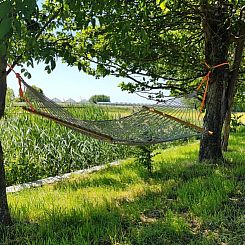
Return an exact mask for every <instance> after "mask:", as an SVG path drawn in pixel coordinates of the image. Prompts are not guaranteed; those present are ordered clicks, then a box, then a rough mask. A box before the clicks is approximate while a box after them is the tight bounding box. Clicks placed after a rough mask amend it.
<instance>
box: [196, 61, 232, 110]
mask: <svg viewBox="0 0 245 245" xmlns="http://www.w3.org/2000/svg"><path fill="white" fill-rule="evenodd" d="M205 65H206V67H207V68H208V72H207V74H206V75H205V76H204V77H203V79H202V81H201V83H200V84H199V85H198V87H197V89H196V93H197V92H198V90H199V89H200V88H201V87H202V85H203V84H204V83H205V82H206V86H205V90H204V94H203V99H202V104H201V107H200V113H202V111H203V108H204V105H205V102H206V97H207V92H208V85H209V81H210V76H211V74H212V72H213V71H214V69H216V68H218V67H221V66H224V65H229V63H228V62H223V63H220V64H218V65H214V66H210V65H209V64H208V63H206V62H205Z"/></svg>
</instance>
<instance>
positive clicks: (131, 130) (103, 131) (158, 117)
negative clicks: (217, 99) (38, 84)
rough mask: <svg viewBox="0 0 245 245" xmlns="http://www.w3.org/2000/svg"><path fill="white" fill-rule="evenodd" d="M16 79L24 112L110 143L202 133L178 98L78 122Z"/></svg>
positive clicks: (192, 112) (145, 141)
mask: <svg viewBox="0 0 245 245" xmlns="http://www.w3.org/2000/svg"><path fill="white" fill-rule="evenodd" d="M18 79H19V85H20V96H21V97H23V98H24V100H25V101H26V104H27V106H25V107H23V109H24V110H26V111H29V112H31V113H33V114H36V115H40V116H42V117H45V118H48V119H51V120H53V121H55V122H57V123H59V124H62V125H64V126H66V127H68V128H71V129H73V130H76V131H78V132H80V133H82V134H84V135H87V136H90V137H93V138H97V139H100V140H104V141H107V142H110V143H115V144H126V145H149V144H157V143H161V142H167V141H173V140H178V139H187V138H190V137H193V136H200V135H201V134H202V133H203V132H204V129H203V128H202V118H201V117H199V116H200V115H198V114H199V113H198V111H197V110H196V108H195V105H194V103H191V104H190V105H188V104H187V103H185V102H184V101H183V99H181V98H173V99H170V100H167V101H165V102H163V103H161V104H159V105H157V106H154V107H148V106H143V107H142V108H141V109H139V110H138V111H137V112H135V113H133V114H131V115H130V116H126V117H122V118H120V119H114V120H99V121H91V120H80V119H78V118H75V117H74V116H73V115H72V114H71V113H69V112H68V111H67V110H65V109H64V108H63V107H62V106H60V105H58V104H57V103H55V102H53V101H52V100H50V99H49V98H47V97H46V96H45V95H43V94H42V93H40V92H38V91H37V90H35V89H34V88H33V87H31V86H30V85H28V84H27V83H26V82H25V81H24V80H23V78H22V77H21V76H20V75H19V76H18ZM22 86H24V89H22ZM208 133H209V134H212V132H208Z"/></svg>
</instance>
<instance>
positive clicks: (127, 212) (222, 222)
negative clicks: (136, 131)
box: [0, 133, 245, 245]
mask: <svg viewBox="0 0 245 245" xmlns="http://www.w3.org/2000/svg"><path fill="white" fill-rule="evenodd" d="M244 137H245V134H244V133H239V134H232V135H231V148H232V151H230V152H227V153H226V157H227V160H228V164H224V165H222V166H218V165H207V164H198V163H197V162H196V154H197V150H198V145H197V143H192V144H189V145H185V146H177V147H176V146H175V147H173V148H168V149H166V150H160V151H159V152H158V153H159V154H158V155H157V156H155V157H154V158H153V164H154V171H153V173H152V175H151V177H150V178H146V177H149V175H148V173H147V171H146V170H144V169H143V168H142V167H139V166H138V164H136V163H134V162H133V161H132V160H127V161H123V162H122V164H121V165H119V166H117V167H108V168H107V169H106V170H103V171H100V172H98V173H93V174H89V175H85V176H84V175H83V176H80V175H76V176H73V177H72V178H71V179H70V180H66V181H62V182H59V183H57V184H52V185H47V186H43V187H40V188H35V189H30V190H25V191H22V192H19V193H13V194H9V197H8V198H9V202H10V206H11V212H12V216H13V217H14V219H15V220H16V223H15V225H14V226H11V227H6V228H4V229H3V228H2V230H1V231H0V232H1V234H2V235H1V237H0V243H1V244H11V243H13V241H14V242H15V243H16V244H20V245H22V244H23V245H24V244H28V243H31V244H35V245H41V244H42V245H44V244H45V245H46V244H47V245H48V244H62V245H67V244H74V245H80V244H84V245H86V244H120V245H123V244H129V245H144V244H145V245H149V244H154V245H162V244H176V245H182V244H222V243H225V244H231V245H235V244H243V242H244V238H245V237H244V195H245V184H244V174H245V168H244V161H245V155H244V147H245V145H244V144H245V142H244V140H243V139H244Z"/></svg>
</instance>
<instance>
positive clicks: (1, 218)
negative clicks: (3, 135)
mask: <svg viewBox="0 0 245 245" xmlns="http://www.w3.org/2000/svg"><path fill="white" fill-rule="evenodd" d="M6 67H7V62H6V58H5V57H4V56H0V118H2V117H3V115H4V109H5V97H6V91H7V83H6ZM10 224H11V217H10V213H9V208H8V202H7V194H6V181H5V170H4V158H3V150H2V144H1V141H0V225H10Z"/></svg>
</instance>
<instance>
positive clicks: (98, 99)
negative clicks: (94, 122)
mask: <svg viewBox="0 0 245 245" xmlns="http://www.w3.org/2000/svg"><path fill="white" fill-rule="evenodd" d="M110 101H111V100H110V96H107V95H104V94H99V95H93V96H91V97H90V98H89V102H92V103H97V102H110Z"/></svg>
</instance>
